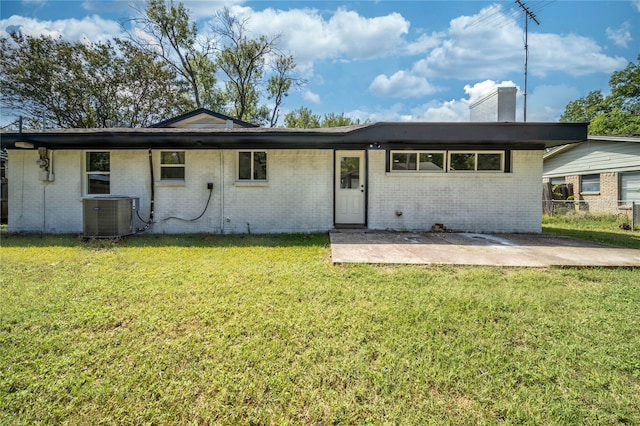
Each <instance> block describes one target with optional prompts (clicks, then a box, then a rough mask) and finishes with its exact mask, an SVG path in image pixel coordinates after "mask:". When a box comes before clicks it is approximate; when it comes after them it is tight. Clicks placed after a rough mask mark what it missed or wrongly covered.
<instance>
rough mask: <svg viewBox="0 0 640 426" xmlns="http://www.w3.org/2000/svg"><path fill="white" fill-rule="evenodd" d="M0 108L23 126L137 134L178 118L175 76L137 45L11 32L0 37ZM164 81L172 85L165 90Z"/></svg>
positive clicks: (178, 90) (178, 93)
mask: <svg viewBox="0 0 640 426" xmlns="http://www.w3.org/2000/svg"><path fill="white" fill-rule="evenodd" d="M0 47H1V49H0V76H1V78H0V90H1V93H2V97H1V102H2V105H3V107H6V108H7V109H10V110H13V111H15V112H16V113H20V114H23V115H24V116H25V118H26V123H27V125H28V126H34V127H35V126H37V124H36V123H38V122H40V121H41V120H42V119H45V120H47V121H49V122H53V123H54V124H55V125H56V126H58V127H63V128H64V127H79V128H82V127H136V126H145V125H149V124H151V123H153V122H155V121H160V120H162V119H164V118H166V117H168V116H171V115H175V114H176V112H178V111H182V110H183V109H184V105H182V104H180V100H181V99H184V88H183V87H181V86H180V84H173V83H172V82H173V81H175V73H174V72H173V71H172V70H170V69H168V68H167V67H166V65H165V64H162V63H159V62H157V61H156V60H155V59H154V57H153V56H151V55H149V54H148V53H146V52H144V51H142V50H140V49H138V48H137V47H136V46H134V45H132V44H130V43H128V42H124V41H120V40H116V41H114V43H97V44H92V45H85V44H82V43H77V42H76V43H72V42H67V41H63V40H60V39H53V38H50V37H45V36H42V37H31V36H23V35H21V34H19V33H14V34H12V35H11V36H10V38H0ZM167 82H169V84H167Z"/></svg>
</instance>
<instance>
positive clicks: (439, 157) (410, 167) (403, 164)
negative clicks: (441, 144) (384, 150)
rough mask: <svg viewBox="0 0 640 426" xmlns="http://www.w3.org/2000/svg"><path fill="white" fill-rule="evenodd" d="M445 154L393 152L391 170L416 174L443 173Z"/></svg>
mask: <svg viewBox="0 0 640 426" xmlns="http://www.w3.org/2000/svg"><path fill="white" fill-rule="evenodd" d="M444 159H445V154H444V152H428V151H418V152H404V151H398V152H392V153H391V170H393V171H414V172H442V171H444V170H445V167H444Z"/></svg>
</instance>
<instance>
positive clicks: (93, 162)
mask: <svg viewBox="0 0 640 426" xmlns="http://www.w3.org/2000/svg"><path fill="white" fill-rule="evenodd" d="M85 175H86V181H85V184H86V189H87V194H110V193H111V155H110V153H109V152H87V153H86V158H85Z"/></svg>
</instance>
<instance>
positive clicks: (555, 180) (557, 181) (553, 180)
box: [549, 176, 566, 186]
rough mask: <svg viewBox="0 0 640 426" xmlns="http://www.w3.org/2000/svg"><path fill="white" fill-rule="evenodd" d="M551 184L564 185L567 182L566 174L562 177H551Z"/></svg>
mask: <svg viewBox="0 0 640 426" xmlns="http://www.w3.org/2000/svg"><path fill="white" fill-rule="evenodd" d="M549 182H550V183H551V186H553V185H564V184H565V183H566V181H565V178H564V176H562V177H552V178H551V179H549Z"/></svg>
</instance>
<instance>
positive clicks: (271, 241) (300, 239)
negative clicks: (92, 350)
mask: <svg viewBox="0 0 640 426" xmlns="http://www.w3.org/2000/svg"><path fill="white" fill-rule="evenodd" d="M328 245H329V237H328V234H326V233H321V234H320V233H318V234H259V235H246V234H244V235H216V234H175V235H173V234H172V235H168V234H138V235H130V236H126V237H122V238H89V239H87V238H83V237H82V235H76V234H73V235H72V234H57V235H46V234H3V235H2V237H1V239H0V247H85V248H88V249H96V248H107V247H315V246H319V247H326V246H328Z"/></svg>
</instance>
